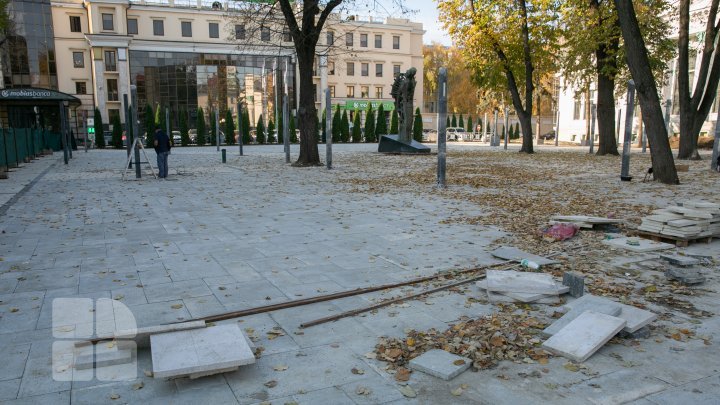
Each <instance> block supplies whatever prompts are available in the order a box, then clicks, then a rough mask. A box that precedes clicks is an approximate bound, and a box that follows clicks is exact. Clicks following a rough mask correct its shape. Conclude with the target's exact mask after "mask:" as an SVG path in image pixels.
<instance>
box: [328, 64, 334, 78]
mask: <svg viewBox="0 0 720 405" xmlns="http://www.w3.org/2000/svg"><path fill="white" fill-rule="evenodd" d="M328 74H329V75H330V76H333V75H335V62H328Z"/></svg>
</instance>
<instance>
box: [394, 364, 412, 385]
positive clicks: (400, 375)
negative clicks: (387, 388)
mask: <svg viewBox="0 0 720 405" xmlns="http://www.w3.org/2000/svg"><path fill="white" fill-rule="evenodd" d="M410 372H411V371H410V370H408V369H406V368H405V367H400V368H398V369H397V370H396V371H395V381H401V382H402V381H408V380H409V379H410Z"/></svg>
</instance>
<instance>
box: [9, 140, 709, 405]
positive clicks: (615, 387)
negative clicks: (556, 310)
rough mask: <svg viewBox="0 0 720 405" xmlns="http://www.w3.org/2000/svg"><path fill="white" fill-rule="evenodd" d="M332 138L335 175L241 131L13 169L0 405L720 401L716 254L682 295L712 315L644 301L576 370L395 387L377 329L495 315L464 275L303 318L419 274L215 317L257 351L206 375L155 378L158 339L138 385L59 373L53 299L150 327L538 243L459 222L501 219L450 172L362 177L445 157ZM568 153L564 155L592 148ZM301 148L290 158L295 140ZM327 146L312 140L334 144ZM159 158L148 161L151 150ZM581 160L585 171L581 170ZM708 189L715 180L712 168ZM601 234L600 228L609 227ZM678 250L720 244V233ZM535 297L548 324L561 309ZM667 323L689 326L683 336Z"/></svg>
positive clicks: (475, 374) (541, 367) (400, 333)
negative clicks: (642, 316)
mask: <svg viewBox="0 0 720 405" xmlns="http://www.w3.org/2000/svg"><path fill="white" fill-rule="evenodd" d="M333 148H334V151H335V155H334V158H333V162H334V165H335V168H334V169H333V170H331V171H328V170H326V169H325V168H324V167H313V168H293V167H290V165H288V164H285V163H284V155H283V153H282V146H281V145H269V146H250V147H246V148H245V154H246V156H242V157H240V156H238V153H237V146H235V147H228V162H227V164H222V163H220V155H219V153H217V152H216V151H215V148H214V147H213V148H210V147H205V148H174V149H173V151H172V154H171V155H170V159H169V167H170V171H169V176H168V179H166V180H158V179H154V178H153V177H151V176H149V173H147V172H146V173H145V174H144V176H143V178H142V179H141V180H136V179H135V178H134V172H129V173H128V174H129V179H128V180H125V181H123V180H122V179H121V174H122V169H123V164H124V162H125V152H124V151H115V150H91V151H90V152H88V153H85V152H84V151H82V150H79V151H75V152H74V159H72V160H71V161H70V164H69V165H63V162H62V156H61V154H58V153H55V154H54V155H53V156H45V157H42V158H40V159H37V160H34V161H33V162H31V163H28V164H25V165H23V166H22V167H21V168H18V169H14V170H13V171H12V172H10V173H9V179H8V180H0V232H1V233H0V358H1V359H2V360H3V366H2V367H0V402H2V403H9V404H26V403H38V404H40V403H42V404H63V403H72V404H98V403H118V404H119V403H152V404H155V403H157V404H167V403H173V404H197V403H206V404H214V403H242V404H255V403H272V404H288V403H298V404H346V403H347V404H365V403H367V404H371V403H372V404H379V403H383V404H385V403H398V404H399V403H418V404H442V403H489V404H497V403H500V404H518V403H553V404H578V403H588V402H589V403H608V404H611V403H623V402H633V403H638V404H647V405H650V404H676V403H679V402H688V403H693V404H700V403H717V400H718V398H720V352H719V351H718V350H717V344H718V343H719V342H717V341H715V340H713V338H712V337H713V336H714V335H715V334H716V333H717V332H719V331H720V321H718V316H717V315H715V314H717V313H720V301H719V300H718V296H719V294H718V286H720V277H719V276H718V274H719V273H718V270H717V266H716V265H712V266H708V269H709V272H707V273H706V276H707V281H706V282H705V283H704V284H703V285H701V286H700V287H698V288H697V290H696V291H694V292H693V293H692V294H690V295H689V296H683V298H684V299H687V300H689V301H690V302H692V303H693V304H694V305H695V307H696V308H697V309H698V310H702V311H706V315H705V316H702V317H693V316H691V315H688V313H683V312H682V311H677V310H674V309H672V308H668V307H663V306H660V305H656V304H648V309H650V310H653V311H654V312H656V313H658V314H659V316H660V319H659V320H658V321H656V322H655V324H654V325H653V328H652V329H651V334H650V336H649V337H646V338H639V339H614V340H613V341H611V342H610V343H609V344H607V345H606V346H605V347H603V348H602V349H601V350H600V351H599V352H598V353H596V354H595V355H594V356H592V357H591V358H590V359H589V360H587V361H586V362H584V363H582V366H581V367H579V368H578V367H577V366H575V365H573V364H572V363H569V362H568V360H566V359H564V358H562V357H551V358H550V359H549V361H548V362H546V364H540V363H538V362H534V361H530V362H522V361H521V362H510V361H503V362H500V363H499V365H498V366H496V367H494V368H490V369H481V370H475V371H472V370H469V371H465V372H464V373H462V374H460V375H459V376H458V377H456V378H455V379H453V380H451V381H443V380H441V379H438V378H435V377H431V376H429V375H426V374H423V373H421V372H417V371H416V372H413V373H412V374H411V376H410V379H409V381H407V382H398V381H396V379H395V378H394V375H393V374H391V373H390V372H388V369H387V363H385V362H382V361H380V360H377V359H374V358H372V357H373V356H372V355H370V353H372V352H373V351H374V349H375V346H376V344H377V343H378V339H379V338H380V337H382V336H385V337H398V338H402V337H405V336H406V334H407V333H408V331H409V330H418V331H424V330H429V329H431V328H435V329H436V330H438V331H444V330H446V329H448V328H449V327H450V325H453V324H455V323H456V322H457V321H458V320H460V319H465V318H464V317H469V318H475V317H479V316H482V315H487V314H491V313H493V312H495V311H497V306H496V305H493V304H492V303H490V302H487V300H483V299H481V294H480V290H479V289H478V288H477V287H476V286H475V285H474V284H469V285H466V286H464V287H463V288H459V289H453V290H449V291H443V292H440V293H436V294H432V295H429V296H427V297H426V298H425V299H423V300H411V301H407V302H405V303H402V304H398V305H393V306H389V307H386V308H383V309H379V310H377V311H373V312H368V313H365V314H362V315H359V316H354V317H347V318H344V319H341V320H339V321H337V322H332V323H326V324H323V325H319V326H315V327H311V328H306V329H300V328H299V325H300V324H301V323H303V322H307V321H311V320H314V319H317V318H322V317H325V316H329V315H333V314H339V313H341V312H343V311H347V310H351V309H355V308H358V307H362V306H366V305H369V304H371V303H374V302H376V301H377V300H379V299H383V298H390V297H397V296H400V295H403V294H406V293H412V292H418V291H421V290H422V288H425V287H427V286H426V285H417V286H414V287H404V288H401V289H394V290H387V291H381V292H375V293H370V294H363V295H357V296H354V297H348V298H343V299H339V300H333V301H327V302H322V303H317V304H312V305H308V306H301V307H295V308H290V309H285V310H279V311H275V312H270V313H264V314H258V315H252V316H248V317H244V318H240V319H233V320H228V321H223V323H238V324H239V326H240V327H241V329H242V330H244V331H245V332H246V333H247V334H248V335H250V336H251V337H253V338H254V340H255V342H254V343H255V345H256V346H258V347H260V348H261V349H262V353H261V355H260V356H259V358H258V360H257V362H256V363H255V364H253V365H248V366H243V367H241V368H240V370H239V371H235V372H229V373H224V374H219V375H215V376H210V377H205V378H199V379H196V380H189V379H175V380H169V381H168V380H164V379H160V378H152V377H151V373H150V371H151V370H152V360H151V353H150V350H149V349H140V350H139V351H138V354H137V377H136V378H135V379H133V380H130V381H113V382H108V381H100V380H98V379H97V378H94V379H90V380H89V381H58V380H57V379H54V378H53V358H52V348H53V343H54V342H56V341H57V340H58V339H57V336H54V335H53V332H52V323H53V313H52V308H53V300H55V299H57V298H88V299H91V300H99V299H102V298H105V299H114V300H117V301H119V302H121V303H123V304H124V305H125V306H127V307H128V308H129V309H130V310H131V312H132V315H133V316H134V317H135V321H136V323H137V325H138V326H154V325H159V324H165V323H173V322H180V321H186V320H191V319H194V318H200V317H205V316H209V315H214V314H220V313H224V312H228V311H234V310H242V309H247V308H252V307H257V306H263V305H268V304H276V303H282V302H286V301H291V300H296V299H301V298H308V297H312V296H317V295H324V294H329V293H334V292H340V291H346V290H351V289H355V288H358V287H369V286H374V285H379V284H388V283H393V282H400V281H406V280H410V279H413V278H417V277H421V276H428V275H433V274H437V273H438V272H441V271H446V270H452V269H469V268H473V267H478V266H483V265H489V264H494V263H498V262H500V260H498V259H496V258H494V257H493V256H491V255H490V253H489V252H490V251H491V250H492V249H494V247H495V246H496V245H498V244H499V243H505V244H513V243H515V246H516V247H518V248H520V249H528V247H527V246H524V245H523V244H522V243H521V240H514V239H513V237H514V235H513V233H512V231H513V230H516V229H515V228H512V227H510V226H508V227H503V226H500V225H501V224H500V223H499V222H497V220H490V219H488V220H487V221H482V220H474V221H464V220H458V219H459V218H483V217H487V216H488V215H494V214H492V213H491V212H490V211H489V210H488V209H486V208H484V207H483V206H481V205H479V204H476V203H474V202H472V201H470V200H463V199H462V198H460V199H458V196H459V195H460V196H461V195H463V194H462V193H464V192H466V189H467V188H468V187H470V185H469V184H463V183H461V184H452V183H451V186H450V188H449V190H448V192H446V193H442V192H435V191H433V190H434V186H433V184H431V183H430V184H429V183H424V184H423V183H422V182H419V184H418V186H417V189H416V190H409V189H408V188H407V187H398V188H397V189H396V190H390V191H388V190H385V189H383V190H378V189H377V187H376V186H374V185H373V184H374V183H371V182H369V181H370V180H373V179H374V180H377V179H379V178H385V177H387V178H389V179H392V178H393V177H403V176H410V177H411V178H413V179H415V177H412V176H413V173H412V172H413V170H414V168H415V166H416V165H417V166H420V167H421V169H422V170H424V171H426V172H432V170H433V167H434V162H435V160H434V159H435V156H425V157H412V158H408V159H406V160H403V159H404V158H405V157H403V156H383V155H378V154H377V153H375V152H374V151H375V150H377V149H376V148H377V145H376V144H370V145H334V146H333ZM449 149H450V155H449V158H448V161H449V164H450V165H452V164H453V157H454V155H453V154H454V153H457V154H462V153H472V152H473V151H474V150H476V149H477V150H481V151H484V152H488V153H489V151H490V148H489V147H487V146H483V147H474V146H467V145H461V144H451V145H449ZM548 149H549V148H548ZM567 149H568V151H567V152H566V153H567V154H568V155H573V154H576V155H582V154H583V153H586V152H585V151H580V150H570V149H571V148H567ZM292 152H293V157H296V156H297V146H296V145H294V146H293V149H292ZM324 152H325V151H324V147H323V146H320V153H321V156H323V157H324ZM501 153H502V151H497V152H496V154H497V156H498V159H502V156H510V155H512V156H516V155H517V153H514V151H513V152H510V151H508V152H505V155H501ZM542 154H543V149H540V153H538V155H537V156H538V157H539V158H540V159H544V158H543V157H542ZM148 155H149V156H150V158H151V160H154V158H155V154H154V153H153V152H149V153H148ZM643 159H646V158H638V159H636V161H637V160H640V161H644V160H643ZM323 160H324V159H323ZM706 162H707V161H703V162H700V163H697V165H698V166H697V167H698V169H697V170H696V169H695V166H693V170H695V172H697V173H700V169H699V167H700V166H699V165H701V164H702V165H705V164H706ZM153 164H154V162H153ZM485 164H488V165H490V164H491V163H490V162H486V163H485ZM693 165H695V163H693ZM370 166H372V169H368V167H370ZM635 169H636V172H637V171H639V170H640V168H639V166H637V167H635ZM449 173H451V172H449ZM570 175H572V176H577V181H578V182H580V181H582V178H581V176H580V175H579V174H578V173H572V174H568V176H570ZM708 175H709V173H703V174H702V176H708ZM417 178H419V177H417ZM374 180H373V181H374ZM616 180H617V176H613V181H616ZM538 181H541V178H538ZM616 182H617V181H616ZM617 183H619V182H617ZM632 184H633V186H632V187H635V188H634V189H633V190H634V191H633V192H636V193H642V192H643V190H648V189H649V188H650V187H657V188H659V189H660V191H659V192H658V193H656V194H654V195H653V197H652V201H647V200H645V201H640V202H641V203H644V204H652V203H657V204H661V203H663V202H665V203H666V202H668V201H671V200H672V199H673V198H674V197H677V196H678V195H681V194H682V195H686V194H687V195H688V196H692V195H693V193H694V192H696V190H695V189H697V188H698V187H696V185H695V186H694V185H693V184H692V183H690V182H687V184H684V185H683V186H679V187H678V188H676V189H672V188H667V187H666V186H661V185H643V184H640V183H639V182H634V183H632ZM710 184H711V185H712V184H714V189H713V190H711V191H712V193H711V195H712V194H715V195H716V194H717V184H718V183H717V178H715V179H714V180H711V182H710ZM495 186H496V187H500V186H499V185H495ZM615 186H617V185H615ZM509 187H510V186H509ZM694 190H695V191H694ZM508 193H509V194H510V192H509V191H508ZM638 195H641V194H637V195H635V196H634V197H633V196H632V195H628V196H625V197H623V198H626V199H633V198H635V199H637V198H638ZM497 208H501V207H497ZM559 209H561V208H559ZM596 209H597V207H596ZM577 214H585V213H584V212H578V213H577ZM588 214H590V213H588ZM542 220H544V221H546V220H547V218H543V219H542ZM590 233H592V232H590ZM591 237H592V236H583V238H591ZM598 238H599V239H597V240H595V239H588V241H590V242H596V241H599V240H600V239H602V235H600V236H598ZM583 241H586V239H583ZM597 245H598V246H599V245H600V243H599V242H598V244H597ZM591 246H596V245H594V244H592V243H591ZM551 248H552V249H555V250H557V249H563V245H562V244H561V243H557V244H555V245H554V246H551ZM594 249H596V248H595V247H592V248H589V249H588V251H593V250H594ZM597 249H601V248H599V247H597ZM602 249H609V248H607V247H604V248H602ZM528 250H532V249H528ZM682 250H683V251H684V252H686V253H698V254H700V253H701V254H704V255H708V256H712V257H713V258H714V259H715V260H719V259H720V242H717V241H716V242H712V243H710V244H705V243H702V244H691V245H690V246H689V247H688V248H686V249H682ZM604 252H609V250H607V251H604ZM533 253H539V254H542V253H547V252H533ZM578 255H581V253H578ZM613 255H614V256H612V257H610V256H605V260H604V261H605V262H606V263H610V262H613V263H616V262H620V261H623V260H625V261H628V262H631V261H632V259H633V258H634V257H635V256H637V254H631V252H614V253H613ZM600 261H603V260H600ZM564 263H565V262H564ZM628 271H630V270H628ZM658 274H662V273H652V274H645V275H639V276H637V277H634V278H630V275H629V274H617V275H615V276H613V275H608V277H609V278H608V280H610V281H613V282H614V281H616V279H615V278H613V277H616V276H617V277H620V278H621V279H623V282H624V283H625V285H628V284H632V286H633V290H636V289H638V288H646V289H647V287H648V286H649V285H655V284H657V285H658V287H657V288H661V287H660V285H661V284H662V283H664V282H665V281H664V280H663V279H662V277H661V276H658ZM647 291H650V290H647ZM609 295H611V296H612V294H609ZM641 295H642V294H641ZM532 307H533V308H532V311H535V312H536V313H537V314H538V315H537V316H539V317H541V318H544V319H546V320H548V322H551V315H552V312H553V310H552V309H553V307H552V306H548V305H533V306H532ZM708 314H709V315H708ZM675 330H679V331H681V335H682V336H679V337H677V338H675V337H673V336H674V332H672V331H675ZM668 331H671V332H672V333H671V332H668ZM686 332H687V333H686ZM668 336H670V337H668ZM568 364H570V365H571V366H568ZM353 369H355V371H352V370H353ZM358 370H360V371H362V372H358ZM55 371H57V370H55ZM407 386H409V387H411V388H412V389H411V390H410V391H412V394H411V395H410V394H409V393H408V390H407V388H406V387H407ZM458 387H461V389H460V390H458Z"/></svg>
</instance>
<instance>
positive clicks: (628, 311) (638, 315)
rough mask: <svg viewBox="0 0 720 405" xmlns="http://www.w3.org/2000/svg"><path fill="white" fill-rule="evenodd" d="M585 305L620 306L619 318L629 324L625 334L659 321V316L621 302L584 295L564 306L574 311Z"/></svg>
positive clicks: (626, 326)
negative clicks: (609, 304) (604, 304)
mask: <svg viewBox="0 0 720 405" xmlns="http://www.w3.org/2000/svg"><path fill="white" fill-rule="evenodd" d="M584 303H588V304H587V305H590V306H593V305H602V304H603V303H613V304H616V305H618V306H620V314H618V315H617V317H618V318H620V319H624V320H625V321H626V322H627V324H626V325H625V327H624V328H623V331H624V332H628V333H633V332H636V331H638V330H640V329H641V328H642V327H644V326H646V325H648V324H650V323H651V322H653V321H654V320H656V319H657V315H656V314H655V313H653V312H650V311H646V310H644V309H640V308H638V307H634V306H632V305H625V304H621V303H619V302H615V301H612V300H609V299H607V298H603V297H598V296H596V295H589V294H588V295H583V296H582V297H580V298H578V299H576V300H574V301H570V302H568V303H567V304H565V305H564V306H563V308H566V309H568V310H572V308H576V307H577V306H579V305H586V304H584Z"/></svg>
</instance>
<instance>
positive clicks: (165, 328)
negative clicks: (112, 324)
mask: <svg viewBox="0 0 720 405" xmlns="http://www.w3.org/2000/svg"><path fill="white" fill-rule="evenodd" d="M204 327H205V321H190V322H182V323H171V324H168V325H155V326H147V327H144V328H137V329H130V330H120V331H116V332H115V333H109V334H104V335H100V336H99V337H98V339H100V340H117V342H118V345H119V346H120V347H121V348H122V347H123V344H124V343H125V342H126V341H133V342H135V346H132V347H137V348H145V347H149V346H150V336H151V335H156V334H160V333H169V332H178V331H183V330H190V329H198V328H204ZM89 344H90V342H87V341H81V342H77V343H75V346H78V347H79V346H84V345H89Z"/></svg>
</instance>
